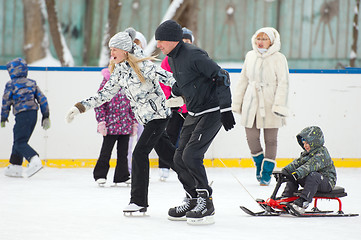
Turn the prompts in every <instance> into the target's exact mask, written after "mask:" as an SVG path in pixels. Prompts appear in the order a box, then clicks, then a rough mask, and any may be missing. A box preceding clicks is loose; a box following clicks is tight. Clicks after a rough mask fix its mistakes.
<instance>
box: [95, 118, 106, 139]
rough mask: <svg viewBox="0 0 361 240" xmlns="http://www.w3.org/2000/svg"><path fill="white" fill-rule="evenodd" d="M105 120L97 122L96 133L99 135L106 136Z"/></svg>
mask: <svg viewBox="0 0 361 240" xmlns="http://www.w3.org/2000/svg"><path fill="white" fill-rule="evenodd" d="M105 124H106V123H105V122H104V121H103V122H100V123H98V129H97V130H98V133H100V134H101V135H103V136H106V135H107V127H106V126H105Z"/></svg>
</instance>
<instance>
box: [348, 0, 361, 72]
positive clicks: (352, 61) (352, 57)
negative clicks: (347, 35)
mask: <svg viewBox="0 0 361 240" xmlns="http://www.w3.org/2000/svg"><path fill="white" fill-rule="evenodd" d="M359 12H360V0H356V6H355V15H354V17H353V29H352V38H353V44H352V46H351V54H350V67H355V62H356V57H357V38H358V14H359Z"/></svg>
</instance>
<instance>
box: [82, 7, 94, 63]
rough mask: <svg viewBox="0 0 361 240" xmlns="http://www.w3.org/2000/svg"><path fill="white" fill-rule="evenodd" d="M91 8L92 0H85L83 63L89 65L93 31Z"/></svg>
mask: <svg viewBox="0 0 361 240" xmlns="http://www.w3.org/2000/svg"><path fill="white" fill-rule="evenodd" d="M93 9H94V0H87V1H85V18H84V24H83V26H84V47H83V64H84V65H89V61H90V51H89V49H90V47H91V39H92V38H91V36H92V33H93V26H92V24H89V23H92V22H93Z"/></svg>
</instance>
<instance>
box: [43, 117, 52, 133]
mask: <svg viewBox="0 0 361 240" xmlns="http://www.w3.org/2000/svg"><path fill="white" fill-rule="evenodd" d="M41 126H42V127H43V129H44V130H48V129H49V128H50V119H49V117H43V119H42V120H41Z"/></svg>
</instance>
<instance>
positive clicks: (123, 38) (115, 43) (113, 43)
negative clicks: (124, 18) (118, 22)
mask: <svg viewBox="0 0 361 240" xmlns="http://www.w3.org/2000/svg"><path fill="white" fill-rule="evenodd" d="M135 34H136V32H135V30H134V28H127V29H125V31H124V32H118V33H117V34H115V35H114V36H113V37H112V38H111V39H110V40H109V44H108V46H109V47H110V48H119V49H122V50H124V51H127V52H130V51H131V50H132V48H133V40H134V38H135Z"/></svg>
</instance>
